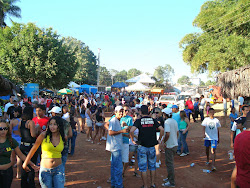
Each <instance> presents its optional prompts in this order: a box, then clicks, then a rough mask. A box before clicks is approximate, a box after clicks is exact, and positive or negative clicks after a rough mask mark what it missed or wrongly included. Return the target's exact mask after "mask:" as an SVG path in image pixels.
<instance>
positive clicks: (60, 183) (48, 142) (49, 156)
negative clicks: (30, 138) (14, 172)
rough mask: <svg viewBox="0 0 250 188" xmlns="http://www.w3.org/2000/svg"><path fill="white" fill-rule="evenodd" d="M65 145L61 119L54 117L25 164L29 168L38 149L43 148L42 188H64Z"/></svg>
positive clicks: (40, 173)
mask: <svg viewBox="0 0 250 188" xmlns="http://www.w3.org/2000/svg"><path fill="white" fill-rule="evenodd" d="M64 144H65V134H64V129H63V121H62V118H61V117H57V116H55V117H52V118H51V119H50V120H49V122H48V129H47V131H46V132H42V133H41V134H40V135H39V137H38V138H37V140H36V142H35V144H34V146H33V147H32V149H31V150H30V152H29V154H28V155H27V158H26V160H25V161H24V163H23V168H24V169H26V168H27V164H28V162H29V161H30V160H31V158H32V156H33V155H34V154H35V152H36V150H37V149H38V147H39V146H40V145H41V146H42V157H41V158H42V159H41V167H40V171H39V181H40V184H41V187H42V188H52V187H55V188H64V182H65V175H64V167H63V165H62V159H61V158H62V154H61V152H62V151H63V149H64Z"/></svg>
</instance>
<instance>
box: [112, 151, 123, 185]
mask: <svg viewBox="0 0 250 188" xmlns="http://www.w3.org/2000/svg"><path fill="white" fill-rule="evenodd" d="M122 170H123V165H122V151H121V150H118V151H112V152H111V187H115V188H122V187H123V180H122Z"/></svg>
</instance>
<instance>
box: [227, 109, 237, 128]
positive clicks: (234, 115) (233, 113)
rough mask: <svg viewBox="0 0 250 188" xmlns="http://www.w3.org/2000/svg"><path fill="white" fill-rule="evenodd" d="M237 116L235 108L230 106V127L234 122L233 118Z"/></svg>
mask: <svg viewBox="0 0 250 188" xmlns="http://www.w3.org/2000/svg"><path fill="white" fill-rule="evenodd" d="M237 117H238V114H237V113H235V108H234V107H232V108H231V114H230V115H229V118H230V121H231V129H232V126H233V124H234V120H235V119H237Z"/></svg>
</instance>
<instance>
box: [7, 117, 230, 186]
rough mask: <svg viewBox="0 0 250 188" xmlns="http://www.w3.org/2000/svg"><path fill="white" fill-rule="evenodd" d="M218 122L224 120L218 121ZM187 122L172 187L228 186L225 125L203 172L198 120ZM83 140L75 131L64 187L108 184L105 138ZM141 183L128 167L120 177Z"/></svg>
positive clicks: (161, 171) (162, 171) (163, 175)
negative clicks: (96, 141) (211, 160)
mask: <svg viewBox="0 0 250 188" xmlns="http://www.w3.org/2000/svg"><path fill="white" fill-rule="evenodd" d="M106 117H107V116H106ZM219 119H221V118H219ZM228 119H229V118H228ZM106 120H108V118H106ZM222 122H224V121H223V120H222ZM191 125H192V128H191V129H190V131H189V133H188V136H187V143H188V146H189V151H190V154H189V155H188V156H185V157H180V156H175V160H174V162H175V176H176V187H177V188H191V187H192V188H193V187H195V188H196V187H197V188H200V187H202V188H210V187H212V188H217V187H218V188H224V187H225V188H226V187H230V176H231V173H232V170H233V168H234V165H235V164H234V161H230V160H229V156H228V151H229V150H230V131H229V128H225V127H223V128H221V129H220V143H219V145H218V148H217V159H216V167H217V171H216V172H211V173H204V172H203V169H210V166H206V165H205V161H206V154H205V147H204V146H203V144H204V143H203V142H204V141H203V138H202V127H201V122H200V121H198V122H197V123H191ZM227 125H228V127H229V126H230V124H229V121H228V123H227ZM85 140H86V134H82V133H80V134H78V136H77V141H76V149H75V155H74V156H70V157H68V160H67V164H66V187H68V188H71V187H72V188H73V187H74V188H78V187H85V188H107V187H110V184H109V183H107V179H108V178H109V177H110V161H109V160H110V153H109V152H107V151H105V141H102V144H101V145H97V144H91V143H90V142H86V141H85ZM161 161H162V165H161V167H160V168H159V169H157V171H156V185H157V187H162V186H161V184H162V183H163V181H162V179H164V178H166V177H167V171H166V165H165V164H164V161H165V159H164V154H162V155H161ZM191 163H195V165H194V167H190V164H191ZM14 171H15V170H14ZM148 175H149V173H148ZM148 181H149V177H148ZM36 183H37V187H40V186H39V182H38V175H37V176H36ZM141 185H142V180H141V178H137V177H135V176H133V169H130V168H128V171H127V172H126V174H125V177H124V186H125V187H126V188H139V187H141ZM16 187H20V180H17V179H16V178H14V179H13V183H12V188H16Z"/></svg>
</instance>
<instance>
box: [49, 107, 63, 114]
mask: <svg viewBox="0 0 250 188" xmlns="http://www.w3.org/2000/svg"><path fill="white" fill-rule="evenodd" d="M51 112H54V113H56V114H61V113H62V110H61V108H60V107H58V106H54V107H53V108H52V109H51V110H50V111H49V113H51Z"/></svg>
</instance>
